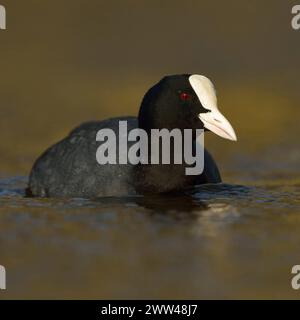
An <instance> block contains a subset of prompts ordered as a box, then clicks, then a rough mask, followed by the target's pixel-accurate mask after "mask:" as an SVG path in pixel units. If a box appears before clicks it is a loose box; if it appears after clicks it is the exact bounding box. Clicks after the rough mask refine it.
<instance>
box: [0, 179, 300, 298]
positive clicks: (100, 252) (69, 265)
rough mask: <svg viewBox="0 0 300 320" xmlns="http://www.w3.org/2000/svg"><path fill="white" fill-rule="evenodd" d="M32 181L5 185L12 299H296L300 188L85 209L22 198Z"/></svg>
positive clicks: (109, 201) (96, 203) (217, 191)
mask: <svg viewBox="0 0 300 320" xmlns="http://www.w3.org/2000/svg"><path fill="white" fill-rule="evenodd" d="M25 182H26V179H23V178H12V179H7V180H1V181H0V189H1V196H0V203H1V207H0V230H1V232H0V252H1V263H2V264H3V265H5V266H6V267H7V270H8V271H9V274H10V281H9V290H8V291H7V292H6V297H15V298H18V297H19V298H20V297H28V298H33V297H39V298H124V297H126V298H216V297H217V298H232V297H239V298H249V297H257V298H260V297H282V296H284V297H294V294H295V293H294V291H292V290H290V288H289V281H290V273H289V270H290V267H291V266H292V265H294V264H296V263H298V260H297V259H298V257H297V252H298V244H299V241H300V233H299V226H300V216H299V198H300V197H299V196H300V189H299V186H298V185H292V184H291V185H289V186H288V185H286V186H285V188H282V187H275V186H274V185H272V186H271V187H268V186H266V187H263V186H262V185H261V184H260V185H259V187H255V186H251V187H245V186H241V185H228V184H220V185H206V186H199V187H196V188H194V189H192V190H189V191H188V192H187V193H186V194H185V195H168V196H151V197H142V196H141V197H128V198H100V199H94V200H87V199H31V198H24V191H23V188H24V185H25ZM291 195H292V196H291ZM274 279H275V280H274Z"/></svg>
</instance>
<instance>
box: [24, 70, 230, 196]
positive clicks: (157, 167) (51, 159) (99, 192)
mask: <svg viewBox="0 0 300 320" xmlns="http://www.w3.org/2000/svg"><path fill="white" fill-rule="evenodd" d="M120 121H126V123H127V131H128V133H129V132H130V130H133V129H137V128H139V129H143V130H145V132H146V133H147V134H149V139H150V140H149V141H150V144H151V138H150V131H151V130H152V129H168V130H173V129H175V128H177V129H179V130H181V131H182V132H183V131H184V130H185V129H191V130H193V132H194V131H195V130H197V129H204V130H206V131H211V132H214V133H215V134H217V135H219V136H221V137H223V138H226V139H230V140H234V141H235V140H236V135H235V132H234V130H233V128H232V126H231V125H230V123H229V122H228V121H227V120H226V118H225V117H224V116H223V115H222V114H221V113H220V111H219V110H218V107H217V99H216V93H215V89H214V86H213V84H212V83H211V81H210V80H209V79H208V78H206V77H205V76H202V75H196V74H193V75H191V74H183V75H171V76H165V77H164V78H163V79H161V80H160V81H159V82H158V83H157V84H155V85H154V86H153V87H152V88H150V89H149V90H148V92H147V93H146V94H145V96H144V98H143V101H142V103H141V106H140V110H139V114H138V117H137V118H136V117H118V118H112V119H107V120H102V121H92V122H87V123H84V124H82V125H80V126H79V127H77V128H75V129H74V130H72V131H71V132H70V134H69V135H68V136H67V137H66V138H64V139H63V140H61V141H60V142H58V143H56V144H55V145H53V146H51V147H50V148H49V149H47V150H46V151H45V152H44V153H43V154H42V155H41V156H40V157H39V158H38V159H37V160H36V162H35V163H34V165H33V168H32V170H31V173H30V177H29V184H28V188H27V194H28V195H30V196H38V197H83V198H93V197H103V196H126V195H137V194H147V193H169V192H171V193H172V192H182V191H184V190H185V189H187V188H190V187H193V186H194V185H197V184H203V183H219V182H221V177H220V173H219V170H218V167H217V165H216V163H215V161H214V160H213V158H212V156H211V155H210V154H209V153H208V152H207V151H206V150H204V170H203V172H202V173H201V174H198V175H187V174H186V172H185V169H186V166H187V164H186V163H184V161H183V163H182V164H177V163H175V162H174V159H173V158H172V159H173V160H172V159H171V162H170V164H143V163H136V164H131V163H127V164H126V163H125V164H120V163H117V164H102V165H101V164H99V162H97V159H96V153H97V150H98V148H99V145H101V142H99V141H96V137H97V133H98V132H99V130H101V129H110V130H112V131H113V132H114V133H115V134H116V136H117V137H118V134H119V124H120ZM123 134H124V133H123ZM196 140H197V136H196V135H195V134H193V145H195V144H196V143H197V142H196ZM132 145H133V142H128V145H127V148H128V149H129V148H130V147H131V146H132ZM119 146H121V145H120V144H119V142H118V141H117V142H116V144H115V145H114V149H115V151H116V153H117V154H118V150H119ZM172 161H173V162H172Z"/></svg>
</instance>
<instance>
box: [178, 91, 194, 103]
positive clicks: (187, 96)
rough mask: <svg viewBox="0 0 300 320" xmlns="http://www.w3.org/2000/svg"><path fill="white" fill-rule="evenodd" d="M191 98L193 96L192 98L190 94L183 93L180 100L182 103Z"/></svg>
mask: <svg viewBox="0 0 300 320" xmlns="http://www.w3.org/2000/svg"><path fill="white" fill-rule="evenodd" d="M190 97H191V96H190V95H189V94H188V93H186V92H181V93H180V99H181V100H182V101H186V100H189V99H190Z"/></svg>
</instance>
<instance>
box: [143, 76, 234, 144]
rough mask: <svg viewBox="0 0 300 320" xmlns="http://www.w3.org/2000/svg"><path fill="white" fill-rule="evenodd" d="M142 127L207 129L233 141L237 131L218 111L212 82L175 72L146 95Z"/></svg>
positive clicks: (148, 129)
mask: <svg viewBox="0 0 300 320" xmlns="http://www.w3.org/2000/svg"><path fill="white" fill-rule="evenodd" d="M138 119H139V127H140V128H142V129H144V130H146V131H147V132H149V131H150V130H151V129H163V128H166V129H169V130H172V129H175V128H178V129H204V128H206V129H208V130H210V131H213V132H215V133H216V134H218V135H220V136H222V137H224V138H227V139H231V140H236V136H235V133H234V131H233V129H232V127H231V125H230V124H229V122H228V121H227V120H226V119H225V117H224V116H222V115H221V113H220V112H219V111H218V108H217V99H216V94H215V90H214V87H213V85H212V83H211V81H210V80H209V79H208V78H206V77H204V76H200V75H190V74H182V75H172V76H166V77H164V78H163V79H161V80H160V81H159V82H158V83H157V84H155V85H154V86H153V87H152V88H150V89H149V90H148V92H147V93H146V94H145V96H144V98H143V101H142V104H141V107H140V111H139V116H138Z"/></svg>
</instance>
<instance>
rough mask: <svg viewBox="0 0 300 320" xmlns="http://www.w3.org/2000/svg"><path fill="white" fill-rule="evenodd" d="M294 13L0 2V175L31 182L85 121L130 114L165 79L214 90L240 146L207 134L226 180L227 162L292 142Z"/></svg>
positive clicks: (284, 7) (247, 7)
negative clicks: (54, 147) (201, 78)
mask: <svg viewBox="0 0 300 320" xmlns="http://www.w3.org/2000/svg"><path fill="white" fill-rule="evenodd" d="M295 3H297V2H295V1H287V0H284V1H283V0H272V1H258V0H255V1H248V0H228V1H208V0H207V1H206V0H203V1H191V0H188V1H177V0H172V1H109V2H107V1H100V0H99V1H96V0H89V1H80V0H75V1H74V0H72V1H69V0H64V1H45V0H44V1H38V0H36V1H34V0H26V1H17V0H9V1H5V0H1V4H2V5H5V6H6V10H7V30H6V31H1V32H0V57H1V58H0V74H1V76H0V137H1V138H0V157H1V158H0V160H1V162H0V163H1V166H0V175H1V176H7V175H10V174H21V175H28V173H29V170H30V167H31V165H32V162H33V161H34V159H35V158H36V157H37V156H38V155H39V154H40V153H41V152H42V151H43V150H44V149H45V148H46V147H48V146H49V144H52V143H54V142H56V141H57V140H59V139H60V138H62V137H63V136H64V135H66V134H67V133H68V132H69V131H70V129H72V127H74V126H76V125H78V124H79V123H80V122H83V121H86V120H90V119H103V118H106V117H110V116H115V115H127V114H130V115H135V114H137V112H138V108H139V104H140V101H141V99H142V97H143V95H144V93H145V91H146V90H147V89H148V88H149V87H150V86H151V85H153V83H155V82H156V81H158V80H159V79H160V78H161V77H163V76H164V75H166V74H176V73H199V74H204V75H206V76H208V77H209V78H211V79H212V81H213V82H214V83H215V86H216V88H217V92H218V99H219V107H220V109H221V111H222V112H223V113H224V114H225V115H226V116H227V118H228V119H229V120H230V121H231V123H232V124H233V127H234V128H235V129H236V132H237V135H238V139H239V141H238V143H237V144H235V143H231V142H229V141H225V140H223V139H220V138H218V137H216V136H214V135H207V144H206V145H207V146H208V149H210V150H211V151H212V152H213V154H215V156H216V157H217V159H219V160H220V166H221V168H222V166H223V170H222V171H223V172H224V174H225V177H226V174H227V171H228V170H230V166H226V161H225V159H227V160H228V159H229V160H230V161H228V162H230V163H232V161H234V159H236V157H241V156H242V155H243V154H244V155H245V157H249V154H252V153H253V152H255V155H256V154H257V152H258V153H260V152H261V151H264V152H265V151H266V150H268V148H270V147H272V146H273V144H274V143H275V144H276V145H278V142H280V143H284V144H286V143H289V142H290V137H295V136H296V135H299V129H298V121H297V122H296V121H295V119H299V107H298V101H299V90H298V88H299V81H298V73H299V56H300V31H294V30H293V29H292V27H291V18H292V14H291V8H292V5H293V4H295ZM228 157H229V158H228ZM222 158H223V159H224V160H223V162H222ZM232 159H233V160H232ZM228 178H229V179H230V177H229V176H228Z"/></svg>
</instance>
